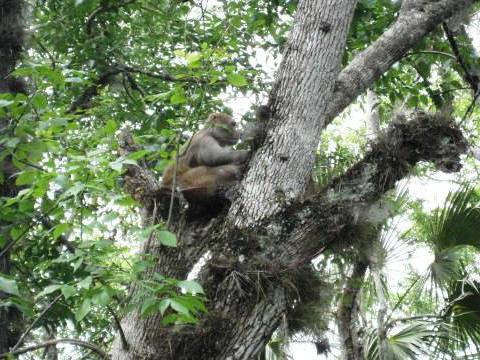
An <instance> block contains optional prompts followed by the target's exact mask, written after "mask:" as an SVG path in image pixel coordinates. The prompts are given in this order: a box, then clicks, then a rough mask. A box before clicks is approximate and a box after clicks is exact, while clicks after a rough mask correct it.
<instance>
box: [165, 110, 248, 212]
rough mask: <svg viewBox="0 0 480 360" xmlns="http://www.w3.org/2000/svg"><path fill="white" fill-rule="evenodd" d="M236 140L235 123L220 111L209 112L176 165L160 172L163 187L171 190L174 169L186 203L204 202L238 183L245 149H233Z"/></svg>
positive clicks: (244, 157) (246, 153)
mask: <svg viewBox="0 0 480 360" xmlns="http://www.w3.org/2000/svg"><path fill="white" fill-rule="evenodd" d="M239 139H240V133H239V132H238V131H237V130H236V123H235V121H234V120H233V119H232V117H231V116H229V115H227V114H223V113H213V114H210V115H209V117H208V120H207V124H206V127H205V128H204V129H202V130H200V131H198V132H197V133H195V134H194V135H193V137H192V138H191V139H190V141H189V143H188V145H187V148H186V149H185V151H184V152H183V153H182V154H181V155H180V157H179V159H178V165H177V164H175V163H174V164H171V165H169V166H168V167H167V168H166V169H165V172H164V174H163V187H164V188H168V189H171V188H172V184H173V178H174V175H175V172H176V177H175V178H176V186H177V187H178V188H179V189H180V190H181V191H182V194H183V196H184V197H185V198H186V199H187V201H188V202H189V203H204V202H206V201H208V200H210V199H212V198H214V197H215V196H216V195H218V194H219V192H223V191H225V190H226V189H228V188H230V187H231V186H232V185H233V184H235V183H236V182H238V181H239V180H240V179H241V176H242V165H243V164H244V163H245V162H246V160H247V159H248V157H249V151H247V150H234V149H232V148H231V146H232V145H234V144H236V143H237V141H238V140H239Z"/></svg>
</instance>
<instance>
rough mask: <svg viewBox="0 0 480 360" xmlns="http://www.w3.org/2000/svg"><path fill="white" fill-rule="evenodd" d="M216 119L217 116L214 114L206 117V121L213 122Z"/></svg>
mask: <svg viewBox="0 0 480 360" xmlns="http://www.w3.org/2000/svg"><path fill="white" fill-rule="evenodd" d="M217 119H218V114H216V113H213V114H210V115H208V121H215V120H217Z"/></svg>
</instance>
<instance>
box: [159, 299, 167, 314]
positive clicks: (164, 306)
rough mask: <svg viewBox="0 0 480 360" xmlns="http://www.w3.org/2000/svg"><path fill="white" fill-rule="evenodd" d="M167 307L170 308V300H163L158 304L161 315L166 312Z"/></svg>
mask: <svg viewBox="0 0 480 360" xmlns="http://www.w3.org/2000/svg"><path fill="white" fill-rule="evenodd" d="M169 306H170V299H163V300H162V301H160V303H159V304H158V309H159V310H160V313H161V314H162V315H163V314H165V311H167V309H168V307H169Z"/></svg>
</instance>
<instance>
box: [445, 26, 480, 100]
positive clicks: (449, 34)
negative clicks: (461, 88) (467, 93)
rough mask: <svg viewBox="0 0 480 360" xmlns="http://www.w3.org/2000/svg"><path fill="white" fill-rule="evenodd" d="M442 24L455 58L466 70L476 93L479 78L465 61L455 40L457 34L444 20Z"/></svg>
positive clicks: (466, 77)
mask: <svg viewBox="0 0 480 360" xmlns="http://www.w3.org/2000/svg"><path fill="white" fill-rule="evenodd" d="M442 26H443V31H445V35H446V36H447V39H448V42H449V43H450V47H451V48H452V51H453V53H454V54H455V58H456V59H457V62H458V64H459V65H460V67H461V68H462V70H463V71H464V72H465V80H466V81H467V82H468V83H469V84H470V86H471V87H472V90H473V93H474V94H476V93H477V91H478V80H477V79H475V78H474V77H473V76H472V74H471V73H470V69H469V68H468V65H467V63H466V62H465V60H464V59H463V57H462V55H461V54H460V49H459V47H458V44H457V41H456V40H455V36H453V34H452V32H451V31H450V29H449V28H448V25H447V23H446V22H444V23H443V24H442Z"/></svg>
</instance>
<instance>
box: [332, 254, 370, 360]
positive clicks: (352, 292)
mask: <svg viewBox="0 0 480 360" xmlns="http://www.w3.org/2000/svg"><path fill="white" fill-rule="evenodd" d="M367 269H368V262H367V261H363V260H358V261H357V262H355V264H354V265H353V270H352V274H351V275H350V276H349V277H348V278H347V280H346V281H345V286H344V287H343V291H342V294H341V296H340V300H339V302H338V309H337V322H338V330H339V333H340V338H341V343H342V348H343V351H344V355H345V356H344V359H348V360H360V359H363V357H362V353H363V351H362V346H361V343H360V341H359V338H358V330H359V326H358V303H357V299H358V294H359V292H360V290H361V289H362V285H363V281H364V278H365V274H366V273H367Z"/></svg>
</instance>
